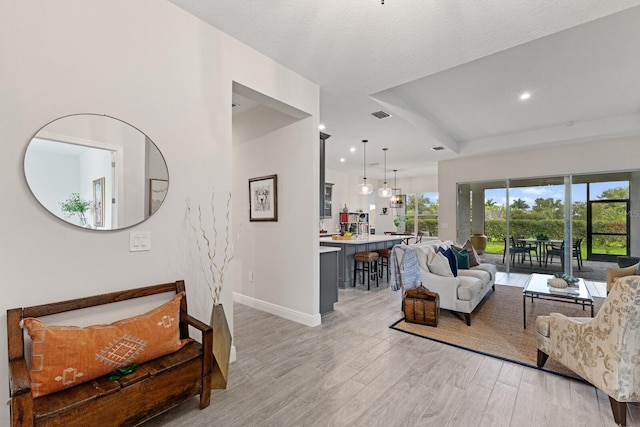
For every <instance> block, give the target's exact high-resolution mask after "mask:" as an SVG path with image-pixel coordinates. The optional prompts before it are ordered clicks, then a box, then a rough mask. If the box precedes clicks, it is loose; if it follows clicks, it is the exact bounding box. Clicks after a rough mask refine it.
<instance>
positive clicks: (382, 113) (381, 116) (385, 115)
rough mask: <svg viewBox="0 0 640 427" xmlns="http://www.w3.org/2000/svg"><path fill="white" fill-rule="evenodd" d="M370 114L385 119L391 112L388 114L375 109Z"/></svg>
mask: <svg viewBox="0 0 640 427" xmlns="http://www.w3.org/2000/svg"><path fill="white" fill-rule="evenodd" d="M371 115H372V116H373V117H377V118H379V119H386V118H387V117H391V114H389V113H387V112H385V111H382V110H380V111H376V112H375V113H371Z"/></svg>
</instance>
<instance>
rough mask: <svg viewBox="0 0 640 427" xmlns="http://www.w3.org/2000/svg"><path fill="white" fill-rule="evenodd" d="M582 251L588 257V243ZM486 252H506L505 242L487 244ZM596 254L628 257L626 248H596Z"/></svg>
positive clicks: (581, 247)
mask: <svg viewBox="0 0 640 427" xmlns="http://www.w3.org/2000/svg"><path fill="white" fill-rule="evenodd" d="M580 249H581V250H582V256H583V257H586V256H587V243H586V242H585V241H584V240H583V241H582V245H580ZM485 252H487V253H489V254H501V253H502V252H504V242H487V249H485ZM593 252H594V253H601V254H609V255H626V254H627V251H626V249H625V248H610V249H608V250H607V249H606V248H604V247H594V248H593Z"/></svg>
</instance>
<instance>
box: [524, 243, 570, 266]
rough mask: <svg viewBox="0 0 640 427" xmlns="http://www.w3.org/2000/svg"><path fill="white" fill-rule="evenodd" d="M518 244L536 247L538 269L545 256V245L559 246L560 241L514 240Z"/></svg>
mask: <svg viewBox="0 0 640 427" xmlns="http://www.w3.org/2000/svg"><path fill="white" fill-rule="evenodd" d="M516 240H517V241H518V242H523V243H531V244H535V245H536V253H537V256H536V257H537V258H538V267H542V260H543V259H544V258H545V257H546V255H547V245H561V244H562V242H563V241H562V240H554V239H516Z"/></svg>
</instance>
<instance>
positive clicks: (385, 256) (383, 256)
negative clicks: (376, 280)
mask: <svg viewBox="0 0 640 427" xmlns="http://www.w3.org/2000/svg"><path fill="white" fill-rule="evenodd" d="M392 250H393V249H391V248H386V249H378V250H376V251H375V252H376V253H377V254H378V257H379V258H378V267H379V269H378V276H379V277H380V278H381V279H382V274H383V273H384V269H385V267H386V268H387V282H388V281H389V274H390V273H389V260H390V259H391V251H392Z"/></svg>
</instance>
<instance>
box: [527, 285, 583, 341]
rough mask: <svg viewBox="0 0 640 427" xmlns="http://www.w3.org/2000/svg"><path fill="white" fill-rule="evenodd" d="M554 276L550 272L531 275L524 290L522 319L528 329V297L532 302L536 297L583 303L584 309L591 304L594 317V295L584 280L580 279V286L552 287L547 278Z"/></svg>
mask: <svg viewBox="0 0 640 427" xmlns="http://www.w3.org/2000/svg"><path fill="white" fill-rule="evenodd" d="M552 278H553V276H552V275H550V274H537V273H534V274H532V275H531V276H529V280H528V281H527V284H526V285H525V287H524V290H523V291H522V320H523V323H524V329H527V304H526V302H527V297H529V298H531V303H533V299H534V298H538V299H544V300H549V301H559V302H565V303H569V304H578V305H582V309H583V310H584V308H585V306H590V307H591V317H593V297H592V296H591V294H590V293H589V289H587V286H586V285H585V283H584V280H582V279H580V281H579V282H578V287H575V286H572V287H568V288H562V289H561V288H552V287H551V286H549V285H547V280H549V279H552Z"/></svg>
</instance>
